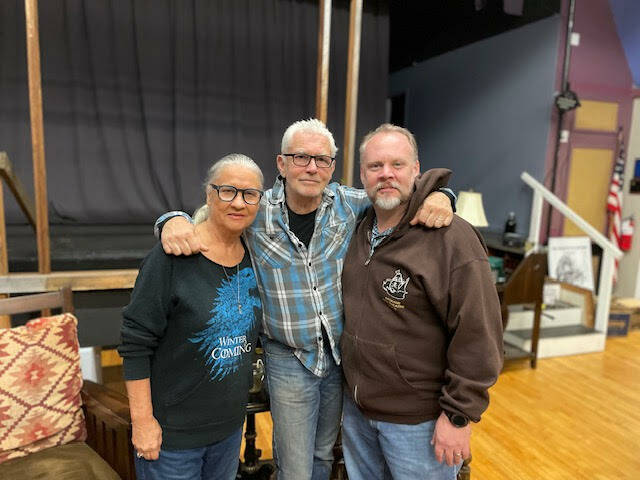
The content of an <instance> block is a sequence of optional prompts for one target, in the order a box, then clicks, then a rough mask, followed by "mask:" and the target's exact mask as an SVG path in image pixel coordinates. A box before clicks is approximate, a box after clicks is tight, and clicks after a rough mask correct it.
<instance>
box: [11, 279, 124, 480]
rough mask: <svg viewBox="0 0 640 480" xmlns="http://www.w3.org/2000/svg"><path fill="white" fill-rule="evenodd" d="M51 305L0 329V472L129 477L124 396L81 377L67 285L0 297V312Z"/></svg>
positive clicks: (23, 476)
mask: <svg viewBox="0 0 640 480" xmlns="http://www.w3.org/2000/svg"><path fill="white" fill-rule="evenodd" d="M56 308H59V309H61V310H62V312H63V313H62V314H61V315H56V316H52V317H45V318H39V319H36V320H32V321H30V322H29V323H28V324H27V325H25V326H24V327H16V328H12V329H0V478H3V479H20V480H25V479H30V478H52V479H57V478H67V479H75V478H78V479H82V480H85V479H92V478H94V479H100V480H103V479H104V480H111V479H118V478H123V479H125V480H128V479H134V478H135V475H134V470H133V455H132V448H131V443H130V440H129V439H130V426H129V425H130V423H129V421H130V417H129V405H128V401H127V399H126V397H124V396H122V395H119V394H118V393H116V392H111V391H108V390H106V389H105V388H104V387H102V386H101V385H98V384H95V383H93V382H89V381H85V382H84V385H83V384H82V377H81V373H80V363H79V354H78V340H77V330H76V325H77V320H76V318H75V317H74V316H73V315H72V314H71V313H70V312H73V302H72V293H71V290H70V289H69V288H65V289H62V290H61V291H58V292H51V293H44V294H37V295H26V296H21V297H14V298H8V299H0V315H12V314H17V313H26V312H31V311H39V310H44V309H56ZM80 398H82V401H81V400H80Z"/></svg>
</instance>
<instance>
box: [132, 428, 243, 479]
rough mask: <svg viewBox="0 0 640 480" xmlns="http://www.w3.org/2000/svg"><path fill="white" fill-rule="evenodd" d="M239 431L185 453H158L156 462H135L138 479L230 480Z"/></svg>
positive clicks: (233, 475)
mask: <svg viewBox="0 0 640 480" xmlns="http://www.w3.org/2000/svg"><path fill="white" fill-rule="evenodd" d="M241 442H242V428H240V429H239V430H237V431H236V432H234V433H232V434H231V435H229V436H228V437H227V438H225V439H223V440H220V441H219V442H216V443H212V444H211V445H207V446H206V447H201V448H190V449H188V450H160V457H159V458H158V460H145V459H144V458H137V457H136V459H135V463H136V476H137V477H138V480H233V479H235V478H236V473H238V462H239V457H240V443H241Z"/></svg>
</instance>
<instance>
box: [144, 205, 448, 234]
mask: <svg viewBox="0 0 640 480" xmlns="http://www.w3.org/2000/svg"><path fill="white" fill-rule="evenodd" d="M454 211H455V210H454ZM173 217H184V218H186V219H187V220H188V221H190V222H191V223H193V219H192V218H191V215H189V214H188V213H184V212H181V211H179V210H173V211H171V212H167V213H165V214H164V215H160V217H158V219H157V220H156V223H155V224H154V226H153V235H154V236H155V237H156V238H157V239H158V240H160V234H161V233H162V227H163V226H164V224H165V223H166V222H167V220H170V219H172V218H173Z"/></svg>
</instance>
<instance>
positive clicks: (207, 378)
mask: <svg viewBox="0 0 640 480" xmlns="http://www.w3.org/2000/svg"><path fill="white" fill-rule="evenodd" d="M238 304H239V305H240V308H239V307H238ZM261 316H262V311H261V303H260V297H259V294H258V289H257V285H256V278H255V275H254V272H253V269H252V266H251V259H250V257H249V254H248V253H245V256H244V258H243V259H242V262H241V263H240V264H239V265H238V267H237V268H236V267H226V274H225V271H224V270H223V267H222V266H220V265H218V264H216V263H214V262H212V261H210V260H209V259H207V258H206V257H204V256H203V255H201V254H198V255H193V256H189V257H184V256H180V257H177V256H172V255H167V254H165V253H164V251H163V250H162V246H161V245H160V244H157V245H156V246H155V247H154V248H153V249H152V250H151V252H150V253H149V254H148V255H147V256H146V258H145V259H144V260H143V262H142V266H141V268H140V273H139V275H138V278H137V280H136V285H135V288H134V289H133V293H132V295H131V303H130V304H129V305H128V306H127V307H125V309H124V311H123V323H122V330H121V334H122V344H121V345H120V346H119V347H118V352H119V353H120V355H121V356H122V357H123V359H124V376H125V379H126V380H139V379H144V378H150V379H151V397H152V402H153V415H154V416H155V418H156V419H157V420H158V423H160V426H161V427H162V448H163V449H165V450H180V449H187V448H197V447H202V446H205V445H209V444H211V443H214V442H217V441H219V440H222V439H224V438H225V437H227V436H229V435H230V434H232V433H233V432H234V431H235V430H237V429H238V428H240V427H241V426H242V423H243V421H244V416H245V408H246V403H247V399H248V395H249V388H250V386H251V382H252V359H253V350H254V348H255V345H256V339H257V334H258V329H259V325H260V319H261Z"/></svg>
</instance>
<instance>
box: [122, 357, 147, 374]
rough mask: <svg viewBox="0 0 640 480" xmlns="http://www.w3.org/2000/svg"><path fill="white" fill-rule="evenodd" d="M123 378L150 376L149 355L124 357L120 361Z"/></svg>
mask: <svg viewBox="0 0 640 480" xmlns="http://www.w3.org/2000/svg"><path fill="white" fill-rule="evenodd" d="M122 369H123V371H124V379H125V380H141V379H143V378H151V358H150V357H146V356H145V357H125V358H124V359H123V361H122Z"/></svg>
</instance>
